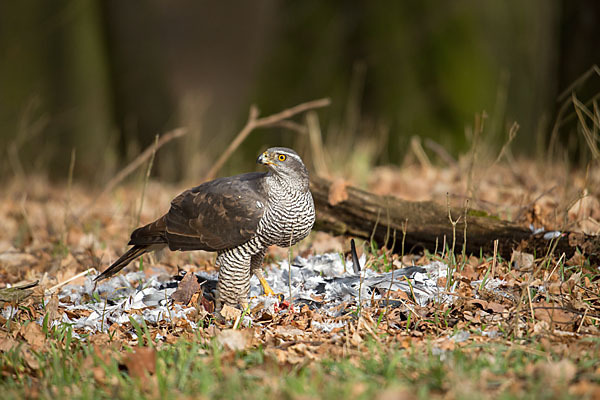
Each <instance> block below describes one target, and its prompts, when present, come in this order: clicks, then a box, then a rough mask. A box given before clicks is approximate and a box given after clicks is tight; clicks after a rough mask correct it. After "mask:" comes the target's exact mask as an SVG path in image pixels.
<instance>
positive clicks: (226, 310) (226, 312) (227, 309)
mask: <svg viewBox="0 0 600 400" xmlns="http://www.w3.org/2000/svg"><path fill="white" fill-rule="evenodd" d="M221 315H222V316H223V318H225V319H226V320H233V321H235V320H236V319H237V318H238V317H241V315H242V311H241V310H240V309H238V308H235V307H231V306H229V305H227V304H225V305H224V306H223V308H222V309H221Z"/></svg>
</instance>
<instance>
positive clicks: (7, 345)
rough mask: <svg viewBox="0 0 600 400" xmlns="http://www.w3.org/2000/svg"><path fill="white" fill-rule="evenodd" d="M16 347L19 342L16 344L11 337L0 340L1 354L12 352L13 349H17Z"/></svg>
mask: <svg viewBox="0 0 600 400" xmlns="http://www.w3.org/2000/svg"><path fill="white" fill-rule="evenodd" d="M18 345H19V342H17V341H16V340H14V339H13V338H11V337H3V338H0V351H1V352H6V351H9V350H12V349H14V348H15V347H17V346H18Z"/></svg>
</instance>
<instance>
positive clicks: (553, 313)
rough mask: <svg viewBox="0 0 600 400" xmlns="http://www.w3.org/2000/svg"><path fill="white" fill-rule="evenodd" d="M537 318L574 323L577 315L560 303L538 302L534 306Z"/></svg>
mask: <svg viewBox="0 0 600 400" xmlns="http://www.w3.org/2000/svg"><path fill="white" fill-rule="evenodd" d="M533 311H534V315H535V318H536V319H538V320H540V321H547V322H549V323H556V324H572V323H574V322H575V319H576V318H577V316H576V315H575V314H574V313H572V312H569V311H566V310H565V309H564V308H563V307H561V306H560V305H559V304H555V303H548V302H543V303H536V304H535V305H534V306H533Z"/></svg>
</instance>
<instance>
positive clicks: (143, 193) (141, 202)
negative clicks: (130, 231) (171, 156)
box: [135, 135, 158, 225]
mask: <svg viewBox="0 0 600 400" xmlns="http://www.w3.org/2000/svg"><path fill="white" fill-rule="evenodd" d="M157 143H158V135H156V137H155V138H154V148H153V149H152V155H151V156H150V161H148V168H146V177H145V179H144V186H143V187H142V198H141V199H140V208H139V210H138V213H137V219H136V223H135V224H136V225H139V224H140V218H141V217H142V208H144V197H145V196H146V187H147V186H148V180H149V179H150V172H152V164H154V156H156V144H157Z"/></svg>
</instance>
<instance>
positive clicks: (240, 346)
mask: <svg viewBox="0 0 600 400" xmlns="http://www.w3.org/2000/svg"><path fill="white" fill-rule="evenodd" d="M253 337H254V332H253V331H252V330H251V329H242V330H240V329H226V330H224V331H221V332H220V333H219V334H218V335H217V337H216V339H217V342H219V343H220V344H221V345H223V346H224V347H225V348H227V349H229V350H245V349H247V348H248V347H250V346H251V344H252V338H253Z"/></svg>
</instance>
